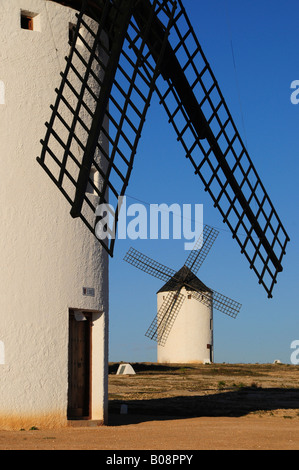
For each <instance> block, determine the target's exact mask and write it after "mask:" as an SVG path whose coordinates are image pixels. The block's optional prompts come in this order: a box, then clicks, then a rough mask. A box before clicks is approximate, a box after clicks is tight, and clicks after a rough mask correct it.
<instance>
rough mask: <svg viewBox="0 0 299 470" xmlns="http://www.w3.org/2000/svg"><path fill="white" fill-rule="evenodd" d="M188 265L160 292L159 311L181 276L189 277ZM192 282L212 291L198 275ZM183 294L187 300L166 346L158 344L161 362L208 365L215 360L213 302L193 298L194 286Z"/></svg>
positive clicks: (193, 276)
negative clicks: (207, 302)
mask: <svg viewBox="0 0 299 470" xmlns="http://www.w3.org/2000/svg"><path fill="white" fill-rule="evenodd" d="M186 270H188V268H186V267H185V266H184V267H183V268H182V269H181V270H180V271H179V272H178V273H177V274H176V276H175V277H176V280H174V279H171V280H170V281H169V282H167V283H166V284H165V285H164V286H163V287H162V288H161V289H160V290H159V291H158V293H157V304H158V311H159V309H160V308H161V306H162V303H163V301H164V300H165V299H166V297H167V295H168V294H169V292H174V291H176V290H177V288H178V285H179V282H178V280H180V278H182V279H184V278H186ZM190 273H191V271H190ZM188 284H189V285H190V286H191V287H192V286H193V287H194V289H195V290H196V291H197V292H198V291H201V292H203V293H204V292H208V293H211V291H210V289H209V288H208V287H207V286H205V285H204V284H203V283H202V282H201V281H200V280H199V279H198V278H197V277H196V276H195V275H194V274H192V273H191V280H190V281H189V282H188ZM180 294H182V295H184V296H185V300H184V302H183V304H182V307H181V308H180V310H179V312H178V315H177V317H176V319H175V321H174V323H173V325H172V327H171V329H170V332H169V336H168V338H167V341H166V343H165V345H164V346H161V345H158V352H157V360H158V363H172V364H188V363H189V364H196V363H197V364H206V363H212V362H213V305H212V303H210V305H206V303H202V302H200V301H198V300H196V299H195V298H193V297H192V295H191V291H190V287H188V290H187V288H186V287H183V288H182V290H181V291H180Z"/></svg>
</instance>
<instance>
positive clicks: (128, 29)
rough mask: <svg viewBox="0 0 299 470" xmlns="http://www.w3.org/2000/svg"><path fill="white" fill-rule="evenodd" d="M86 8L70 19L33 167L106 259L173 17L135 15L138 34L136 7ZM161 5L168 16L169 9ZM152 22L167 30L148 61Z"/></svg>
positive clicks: (108, 1) (106, 4) (106, 1)
mask: <svg viewBox="0 0 299 470" xmlns="http://www.w3.org/2000/svg"><path fill="white" fill-rule="evenodd" d="M90 3H91V2H86V1H85V2H83V8H82V11H81V12H80V14H79V15H78V23H77V26H76V28H75V30H74V38H73V41H72V47H71V50H70V54H69V56H68V57H66V68H65V71H64V73H63V74H62V81H61V84H60V87H59V89H57V90H56V93H57V98H56V102H55V104H54V105H53V106H52V115H51V118H50V120H49V122H48V123H47V124H46V126H47V132H46V136H45V138H44V140H43V141H42V153H41V156H40V158H38V162H39V163H40V164H41V165H42V167H43V168H44V170H45V171H46V172H47V173H48V175H49V176H50V178H51V179H52V180H53V181H54V183H55V184H56V185H57V187H58V188H59V189H60V191H61V192H62V193H63V195H64V196H65V198H66V199H67V201H68V202H69V203H70V205H71V215H72V217H74V218H76V217H80V218H81V219H82V220H83V222H84V223H85V224H86V225H87V227H88V228H89V229H90V231H92V232H93V233H95V234H96V235H97V236H98V238H99V241H100V243H101V244H102V245H103V246H104V248H105V249H106V250H107V251H108V253H109V254H110V255H111V256H112V255H113V249H114V244H115V234H116V227H117V221H118V213H119V208H120V204H119V198H120V197H121V196H123V195H124V194H125V191H126V188H127V186H128V183H129V179H130V176H131V172H132V169H133V162H134V157H135V154H136V151H137V146H138V143H139V140H140V137H141V132H142V129H143V125H144V122H145V118H146V114H147V110H148V108H149V105H150V100H151V96H152V93H153V91H154V86H155V81H156V78H157V76H158V74H159V66H160V63H161V61H162V58H163V54H164V49H165V44H166V40H167V36H168V33H169V28H170V24H171V20H172V17H173V14H172V15H171V14H170V15H168V16H167V15H165V5H164V3H165V2H163V1H159V0H154V1H153V2H152V3H150V7H149V9H148V10H147V16H146V17H144V15H142V11H141V12H139V20H140V18H141V19H142V30H141V29H140V27H139V25H138V24H137V22H136V20H135V19H134V16H133V11H134V9H135V6H136V3H138V2H137V1H136V0H99V1H98V2H97V4H96V3H95V4H93V5H90ZM167 4H168V6H169V5H173V11H174V9H175V2H171V1H170V2H167ZM96 14H97V15H99V16H98V17H96V20H97V21H96V22H95V23H93V24H92V25H91V23H90V21H89V20H90V18H89V17H90V16H92V17H93V19H94V20H95V15H96ZM159 15H162V16H163V18H165V17H166V16H167V20H166V23H167V24H166V27H165V29H164V32H163V39H162V42H161V38H160V37H159V55H158V57H156V58H155V60H153V59H152V57H151V55H150V54H149V49H148V47H147V38H148V36H149V35H151V37H152V38H153V39H154V37H153V35H152V22H153V21H154V20H155V19H156V18H157V17H158V16H159ZM94 24H96V27H95V26H94ZM145 62H146V64H147V67H146V73H145V72H144V68H143V64H144V63H145ZM82 69H83V70H84V73H82V74H81V73H80V72H79V70H82ZM78 129H80V131H81V132H80V136H82V133H83V135H84V136H85V137H84V138H82V137H80V138H79V137H78V135H79V133H78ZM57 145H58V146H59V148H60V151H59V152H57ZM54 148H55V150H54ZM108 203H109V208H108V212H109V217H107V218H106V217H105V225H104V226H103V228H104V230H102V231H101V230H99V231H98V232H97V224H98V223H101V222H100V221H101V217H97V216H98V215H99V214H98V213H97V214H96V210H97V207H98V206H100V205H102V204H106V205H107V204H108ZM106 219H107V220H106ZM99 228H101V225H100V226H99ZM100 235H102V236H100Z"/></svg>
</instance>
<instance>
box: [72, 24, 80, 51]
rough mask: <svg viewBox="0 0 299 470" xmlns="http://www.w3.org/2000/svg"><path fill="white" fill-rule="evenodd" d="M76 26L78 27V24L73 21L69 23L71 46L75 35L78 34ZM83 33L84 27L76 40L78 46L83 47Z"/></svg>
mask: <svg viewBox="0 0 299 470" xmlns="http://www.w3.org/2000/svg"><path fill="white" fill-rule="evenodd" d="M76 28H77V25H75V24H73V23H69V44H70V46H71V45H72V44H73V42H74V39H75V35H76ZM82 35H83V28H80V29H79V34H78V37H77V41H76V46H81V47H82V46H83V41H82V39H81V37H80V36H82Z"/></svg>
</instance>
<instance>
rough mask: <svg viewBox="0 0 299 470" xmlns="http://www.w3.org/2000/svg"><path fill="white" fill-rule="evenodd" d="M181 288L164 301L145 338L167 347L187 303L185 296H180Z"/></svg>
mask: <svg viewBox="0 0 299 470" xmlns="http://www.w3.org/2000/svg"><path fill="white" fill-rule="evenodd" d="M180 290H181V288H178V290H177V291H174V292H169V293H168V294H167V296H166V298H165V299H164V301H163V303H162V306H161V308H160V309H159V310H158V313H157V315H156V316H155V318H154V320H153V321H152V323H151V325H150V326H149V328H148V330H147V332H146V333H145V336H147V337H148V338H150V339H152V340H153V341H157V343H158V344H159V345H160V346H165V344H166V341H167V338H168V336H169V333H170V331H171V329H172V327H173V324H174V322H175V320H176V318H177V316H178V314H179V311H180V309H181V307H182V305H183V303H184V301H185V298H186V297H185V296H184V295H183V294H180Z"/></svg>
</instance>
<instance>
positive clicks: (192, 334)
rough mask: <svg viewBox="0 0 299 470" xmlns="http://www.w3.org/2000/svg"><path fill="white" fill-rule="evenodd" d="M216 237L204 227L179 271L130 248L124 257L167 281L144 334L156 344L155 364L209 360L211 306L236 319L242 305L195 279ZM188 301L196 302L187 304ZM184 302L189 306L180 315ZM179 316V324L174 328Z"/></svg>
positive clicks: (211, 353) (137, 266) (214, 231)
mask: <svg viewBox="0 0 299 470" xmlns="http://www.w3.org/2000/svg"><path fill="white" fill-rule="evenodd" d="M218 234H219V232H218V231H217V230H216V229H215V228H213V227H209V226H208V225H205V226H204V229H203V232H202V234H201V235H200V237H199V239H198V240H197V242H196V244H195V246H194V248H193V250H192V251H191V252H190V254H189V256H188V257H187V259H186V262H185V264H184V266H183V267H182V268H181V269H180V270H179V271H175V270H173V269H171V268H169V267H167V266H164V265H162V264H160V263H158V262H157V261H155V260H153V259H151V258H149V257H147V256H145V255H144V254H142V253H140V252H139V251H137V250H135V249H134V248H130V249H129V251H128V252H127V254H126V255H125V257H124V260H125V261H126V262H127V263H129V264H131V265H132V266H134V267H136V268H138V269H140V270H141V271H144V272H146V273H147V274H150V275H151V276H154V277H156V278H158V279H160V280H163V281H165V282H166V284H165V285H164V286H163V287H162V288H161V289H160V290H159V291H158V312H157V315H156V316H155V318H154V320H153V322H152V323H151V325H150V327H149V328H148V330H147V332H146V336H147V337H148V338H150V339H152V340H154V341H157V343H158V362H176V363H178V362H183V363H186V362H203V361H205V360H207V359H209V360H211V359H212V356H213V327H212V322H213V307H214V308H215V309H217V310H219V311H220V312H222V313H225V314H226V315H228V316H230V317H232V318H236V316H237V315H238V313H239V311H240V309H241V304H239V303H238V302H236V301H234V300H232V299H230V298H228V297H226V296H224V295H223V294H220V293H219V292H216V291H214V290H212V289H211V288H209V287H207V286H206V285H205V284H203V282H201V281H200V280H199V279H198V278H197V276H196V274H197V272H198V270H199V269H200V267H201V266H202V264H203V262H204V261H205V259H206V257H207V256H208V254H209V252H210V250H211V248H212V246H213V244H214V242H215V240H216V238H217V236H218ZM164 294H165V295H164ZM191 299H193V300H194V301H195V302H193V303H191V302H189V301H190V300H191ZM186 303H188V306H187V307H186V309H185V310H184V312H183V307H184V305H186ZM190 304H191V307H190ZM198 304H201V306H200V305H198ZM178 317H179V318H180V323H179V325H178V326H177V327H176V328H175V323H176V321H177V319H178ZM172 330H173V331H172ZM169 342H170V344H168V343H169ZM178 344H179V345H180V347H178ZM206 349H209V358H206V354H207V351H206Z"/></svg>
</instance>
